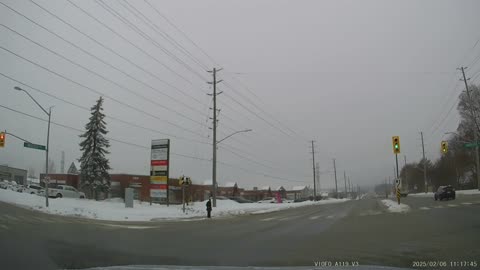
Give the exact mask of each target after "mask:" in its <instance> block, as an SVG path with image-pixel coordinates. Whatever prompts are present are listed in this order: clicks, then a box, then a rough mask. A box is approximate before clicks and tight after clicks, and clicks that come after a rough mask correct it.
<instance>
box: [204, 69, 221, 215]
mask: <svg viewBox="0 0 480 270" xmlns="http://www.w3.org/2000/svg"><path fill="white" fill-rule="evenodd" d="M220 70H221V69H219V70H217V69H216V68H213V70H212V71H208V72H210V73H212V74H213V81H212V82H208V83H209V84H212V85H213V93H212V94H207V95H209V96H212V98H213V108H212V110H213V117H212V118H211V119H212V121H213V126H212V132H213V136H212V137H213V149H212V150H213V151H212V156H213V157H212V190H213V207H216V206H217V96H218V95H220V94H221V93H222V92H219V93H217V83H219V82H221V81H222V80H220V81H217V72H218V71H220Z"/></svg>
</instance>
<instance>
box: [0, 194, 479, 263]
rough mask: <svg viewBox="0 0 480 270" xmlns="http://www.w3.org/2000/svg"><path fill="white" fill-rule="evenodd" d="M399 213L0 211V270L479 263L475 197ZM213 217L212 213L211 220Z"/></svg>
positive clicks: (362, 206)
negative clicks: (158, 217)
mask: <svg viewBox="0 0 480 270" xmlns="http://www.w3.org/2000/svg"><path fill="white" fill-rule="evenodd" d="M403 203H406V204H408V205H409V206H410V207H411V210H410V211H409V212H407V213H389V212H387V211H386V208H385V207H384V206H383V204H382V203H381V201H380V200H379V199H375V198H367V199H362V200H354V201H349V202H345V203H338V204H328V205H317V206H307V207H301V208H295V209H289V210H284V211H278V212H273V213H267V214H257V215H244V216H238V217H232V218H215V217H214V218H213V219H211V220H206V219H205V220H194V221H159V222H107V221H98V220H87V219H81V218H73V217H61V216H53V215H47V214H43V213H39V212H35V211H31V210H26V209H23V208H18V207H15V206H12V205H8V204H4V203H0V261H1V262H0V266H1V268H2V269H58V268H87V267H95V266H111V265H126V264H128V265H134V264H151V265H152V264H153V265H204V266H218V265H220V266H221V265H229V266H252V265H254V266H312V267H313V266H314V264H315V262H327V263H328V262H330V263H332V264H333V265H334V264H335V263H339V262H341V263H342V264H345V263H346V262H348V263H350V264H352V262H353V263H354V264H356V263H358V264H359V265H384V266H396V267H405V268H422V269H426V268H425V267H416V266H415V265H414V263H415V262H427V263H428V262H430V261H435V262H439V261H441V262H446V263H447V266H448V267H436V268H435V267H433V268H434V269H452V268H454V269H468V267H451V266H452V265H451V264H450V263H451V262H458V261H468V262H471V261H475V260H477V261H476V262H477V263H478V264H480V215H479V213H480V196H478V195H464V196H461V195H458V196H457V199H456V200H454V201H442V202H438V201H437V202H435V201H434V200H433V199H432V198H420V197H416V198H414V197H407V198H405V199H404V201H403ZM214 214H215V212H213V215H214Z"/></svg>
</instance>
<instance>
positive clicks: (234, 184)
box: [224, 182, 237, 187]
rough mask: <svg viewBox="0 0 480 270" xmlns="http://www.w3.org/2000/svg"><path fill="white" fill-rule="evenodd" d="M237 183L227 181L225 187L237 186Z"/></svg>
mask: <svg viewBox="0 0 480 270" xmlns="http://www.w3.org/2000/svg"><path fill="white" fill-rule="evenodd" d="M236 185H237V183H236V182H227V183H225V185H224V187H235V186H236Z"/></svg>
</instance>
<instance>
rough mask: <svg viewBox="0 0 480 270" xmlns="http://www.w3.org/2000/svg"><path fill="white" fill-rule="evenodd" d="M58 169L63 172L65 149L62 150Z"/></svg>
mask: <svg viewBox="0 0 480 270" xmlns="http://www.w3.org/2000/svg"><path fill="white" fill-rule="evenodd" d="M60 171H61V172H62V173H65V151H62V160H61V161H60Z"/></svg>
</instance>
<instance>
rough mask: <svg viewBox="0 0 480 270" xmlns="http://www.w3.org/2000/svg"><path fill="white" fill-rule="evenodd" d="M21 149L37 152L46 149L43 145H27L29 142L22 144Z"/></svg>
mask: <svg viewBox="0 0 480 270" xmlns="http://www.w3.org/2000/svg"><path fill="white" fill-rule="evenodd" d="M23 147H27V148H32V149H37V150H43V151H45V150H47V147H45V145H40V144H34V143H29V142H24V143H23Z"/></svg>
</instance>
